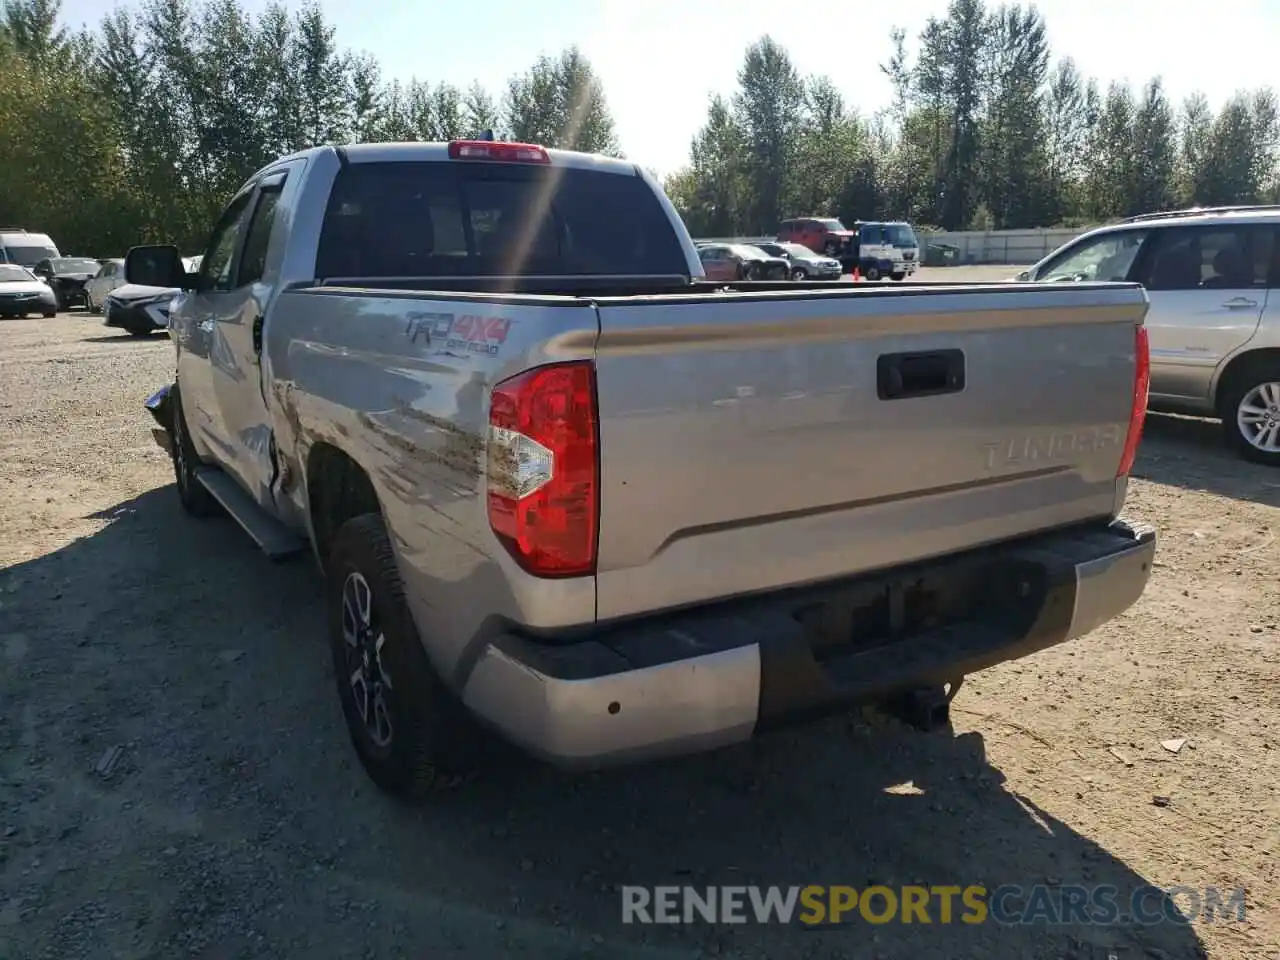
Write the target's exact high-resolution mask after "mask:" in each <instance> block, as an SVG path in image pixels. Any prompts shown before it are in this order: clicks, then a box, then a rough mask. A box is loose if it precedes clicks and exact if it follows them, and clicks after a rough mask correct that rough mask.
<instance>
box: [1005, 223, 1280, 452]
mask: <svg viewBox="0 0 1280 960" xmlns="http://www.w3.org/2000/svg"><path fill="white" fill-rule="evenodd" d="M1013 279H1014V280H1033V281H1038V282H1046V283H1061V282H1072V281H1081V280H1086V281H1087V280H1121V281H1130V282H1134V283H1140V284H1142V285H1143V286H1144V287H1146V289H1147V297H1148V299H1149V300H1150V302H1151V308H1150V310H1149V311H1148V313H1147V330H1148V331H1149V336H1150V338H1151V394H1150V401H1149V405H1150V408H1151V409H1152V410H1158V411H1167V412H1171V413H1184V414H1190V415H1193V416H1209V417H1217V418H1219V419H1220V420H1221V421H1222V426H1223V432H1224V434H1225V436H1226V439H1227V442H1228V443H1229V444H1230V445H1231V446H1232V447H1233V448H1234V449H1235V450H1236V451H1238V452H1239V453H1240V454H1241V455H1242V456H1244V457H1245V458H1246V459H1249V460H1253V461H1255V462H1257V463H1264V464H1268V465H1271V466H1280V207H1274V206H1254V207H1248V206H1246V207H1217V208H1210V209H1193V210H1177V211H1169V212H1164V213H1153V214H1148V215H1146V216H1141V217H1132V218H1130V219H1129V220H1126V221H1124V222H1122V223H1118V224H1112V225H1110V226H1106V227H1099V228H1098V229H1096V230H1090V231H1089V232H1088V233H1085V234H1083V235H1082V236H1079V237H1077V238H1076V239H1074V240H1071V241H1069V242H1068V243H1066V244H1064V245H1063V246H1061V247H1059V248H1058V249H1057V250H1055V251H1054V252H1053V253H1051V254H1049V255H1048V256H1047V257H1045V258H1044V259H1043V260H1041V261H1040V262H1039V263H1037V264H1036V265H1035V266H1033V267H1030V268H1028V269H1026V270H1024V271H1022V272H1021V273H1019V274H1018V275H1017V276H1016V277H1014V278H1013Z"/></svg>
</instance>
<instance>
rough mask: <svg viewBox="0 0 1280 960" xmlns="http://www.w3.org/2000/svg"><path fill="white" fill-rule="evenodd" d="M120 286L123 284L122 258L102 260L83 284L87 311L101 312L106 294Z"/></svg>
mask: <svg viewBox="0 0 1280 960" xmlns="http://www.w3.org/2000/svg"><path fill="white" fill-rule="evenodd" d="M120 286H124V260H104V261H103V262H102V266H101V268H99V270H98V272H97V273H96V274H95V275H94V276H93V277H91V278H90V279H89V280H88V281H86V282H85V285H84V296H85V306H86V307H87V308H88V310H89V312H90V313H101V312H102V305H103V304H104V303H105V302H106V300H107V294H109V293H110V292H111V291H112V290H114V289H115V288H116V287H120Z"/></svg>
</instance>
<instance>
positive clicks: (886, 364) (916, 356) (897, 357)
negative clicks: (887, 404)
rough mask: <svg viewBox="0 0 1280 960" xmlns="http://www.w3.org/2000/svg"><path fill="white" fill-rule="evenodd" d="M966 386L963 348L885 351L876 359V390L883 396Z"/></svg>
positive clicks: (939, 392)
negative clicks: (923, 351)
mask: <svg viewBox="0 0 1280 960" xmlns="http://www.w3.org/2000/svg"><path fill="white" fill-rule="evenodd" d="M963 389H964V351H962V350H931V351H929V352H927V353H886V354H882V355H881V356H880V357H879V358H878V359H877V360H876V394H877V395H878V396H879V397H880V399H881V400H905V399H907V398H908V397H937V396H941V395H943V394H947V393H959V392H960V391H961V390H963Z"/></svg>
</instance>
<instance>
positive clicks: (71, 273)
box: [31, 257, 102, 310]
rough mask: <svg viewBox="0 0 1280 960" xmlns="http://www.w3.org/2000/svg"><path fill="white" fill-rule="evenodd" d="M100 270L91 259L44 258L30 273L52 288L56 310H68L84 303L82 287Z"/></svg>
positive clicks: (95, 261) (99, 266)
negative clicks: (56, 305)
mask: <svg viewBox="0 0 1280 960" xmlns="http://www.w3.org/2000/svg"><path fill="white" fill-rule="evenodd" d="M100 269H102V267H101V264H99V263H98V261H97V260H94V259H93V258H91V257H46V258H45V259H43V260H41V261H40V262H39V263H37V264H36V265H35V269H33V270H32V271H31V272H32V273H34V274H35V275H36V276H37V277H39V278H40V279H41V280H43V281H44V282H45V283H47V284H49V286H50V287H52V288H53V295H54V296H55V297H57V298H58V309H59V310H69V309H71V308H72V307H74V306H78V305H81V304H84V303H85V299H84V285H85V284H86V283H87V282H88V281H90V280H92V279H93V277H94V275H95V274H97V272H98V271H99V270H100Z"/></svg>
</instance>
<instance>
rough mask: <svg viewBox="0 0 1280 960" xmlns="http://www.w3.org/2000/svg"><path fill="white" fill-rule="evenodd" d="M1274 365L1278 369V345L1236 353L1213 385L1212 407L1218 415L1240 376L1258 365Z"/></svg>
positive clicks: (1279, 361)
mask: <svg viewBox="0 0 1280 960" xmlns="http://www.w3.org/2000/svg"><path fill="white" fill-rule="evenodd" d="M1267 366H1270V367H1274V368H1277V369H1280V347H1259V348H1257V349H1253V350H1245V351H1243V352H1241V353H1238V354H1236V355H1235V356H1234V357H1232V358H1231V359H1230V360H1228V361H1227V362H1226V364H1225V365H1224V366H1223V367H1222V370H1221V371H1220V372H1219V373H1218V377H1217V380H1216V381H1215V383H1214V385H1213V394H1212V398H1213V409H1214V410H1216V411H1217V412H1218V413H1219V415H1221V414H1222V413H1223V410H1222V404H1223V403H1224V402H1225V400H1226V398H1227V397H1228V396H1229V395H1230V393H1231V389H1232V387H1234V386H1235V384H1236V383H1237V382H1238V381H1239V378H1240V377H1242V376H1246V375H1248V374H1249V373H1250V372H1251V371H1252V370H1254V369H1256V368H1258V367H1267Z"/></svg>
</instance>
